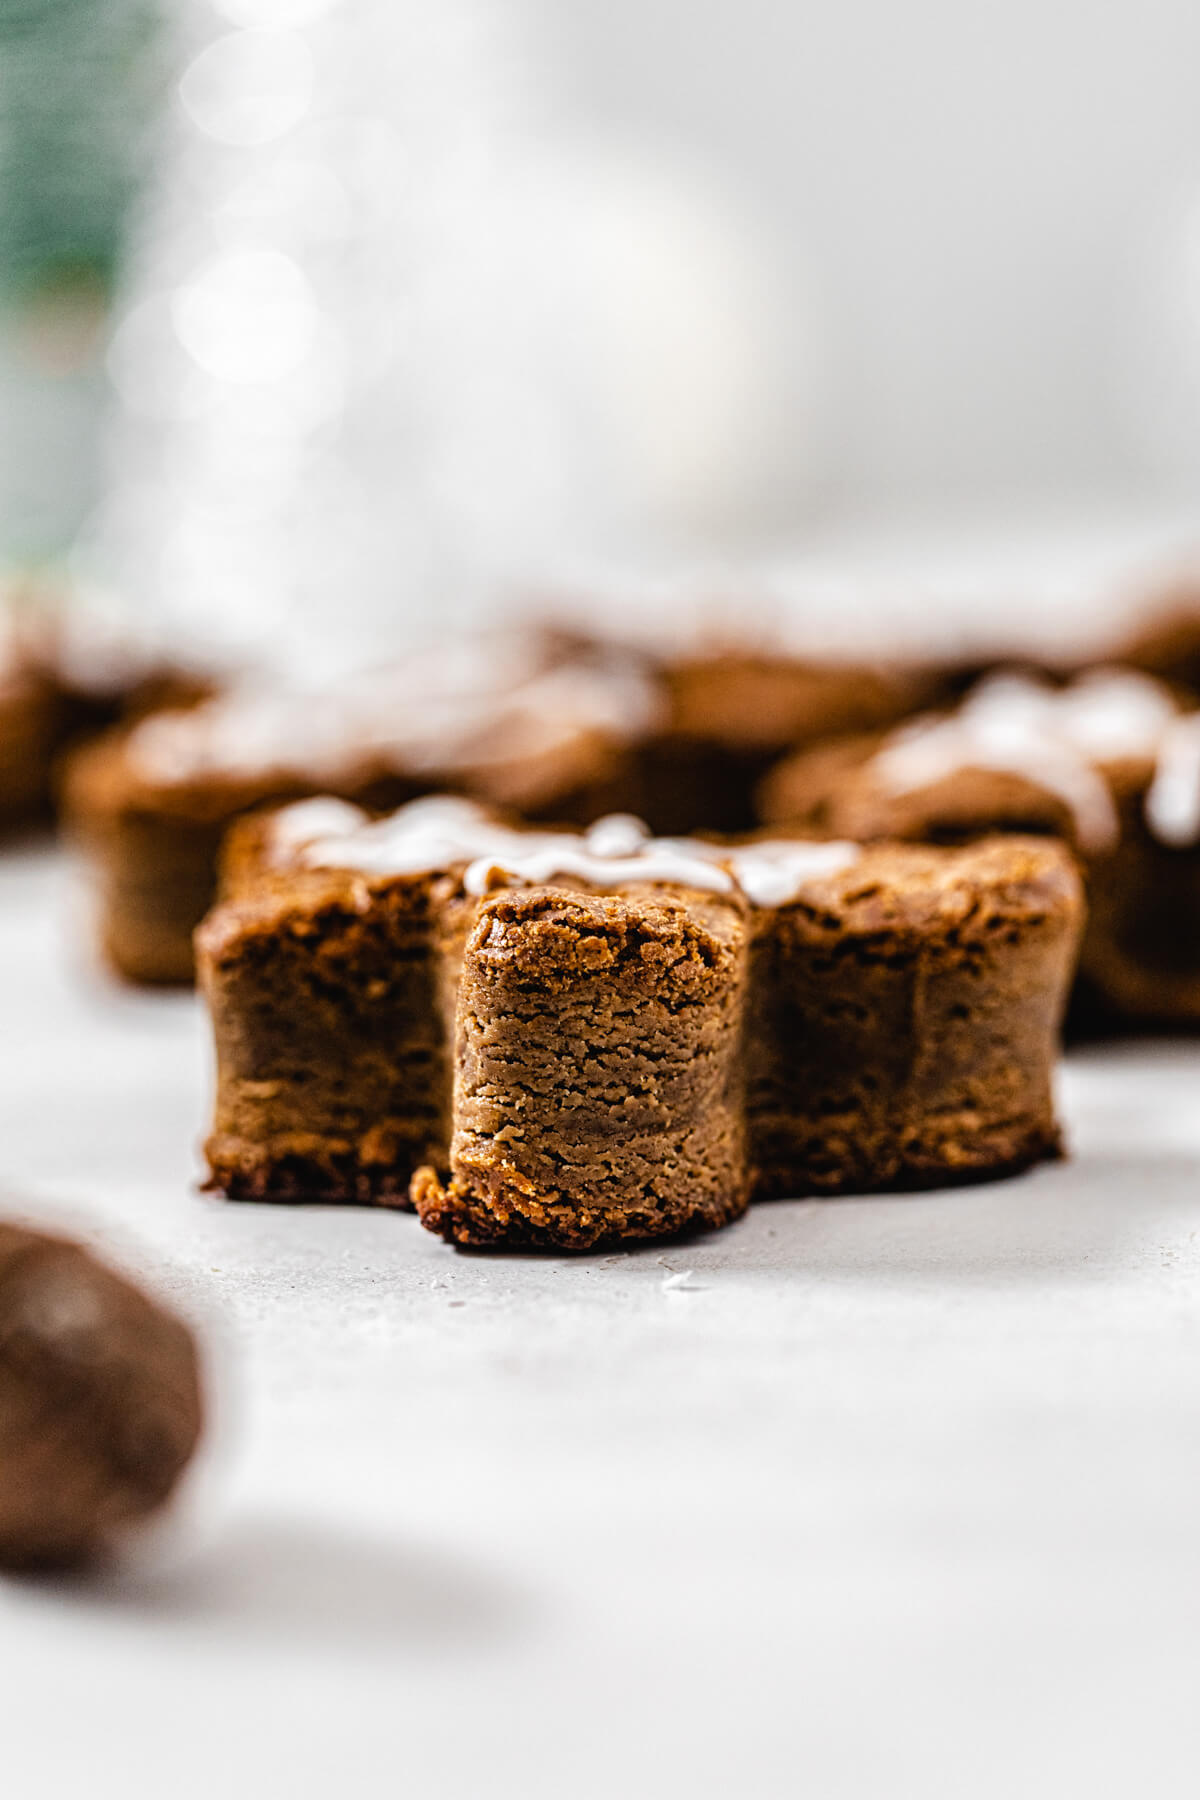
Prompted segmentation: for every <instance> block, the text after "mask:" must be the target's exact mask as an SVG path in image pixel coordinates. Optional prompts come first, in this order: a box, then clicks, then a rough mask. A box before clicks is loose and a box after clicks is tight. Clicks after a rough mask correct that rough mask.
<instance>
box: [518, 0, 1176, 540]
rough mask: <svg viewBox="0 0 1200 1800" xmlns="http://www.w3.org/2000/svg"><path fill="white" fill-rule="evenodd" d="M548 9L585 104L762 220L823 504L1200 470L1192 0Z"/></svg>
mask: <svg viewBox="0 0 1200 1800" xmlns="http://www.w3.org/2000/svg"><path fill="white" fill-rule="evenodd" d="M534 3H535V4H536V5H538V6H539V8H540V12H541V16H542V19H543V21H544V25H545V29H546V31H547V34H548V35H549V37H550V39H551V40H552V41H553V43H554V45H555V48H556V51H557V54H558V57H559V61H560V65H561V66H560V70H559V77H560V79H561V80H562V81H563V82H564V84H565V99H564V111H565V112H567V113H568V114H570V115H571V116H573V118H574V119H575V121H576V122H577V123H579V122H583V123H588V124H590V125H592V126H594V127H596V128H598V129H600V130H601V131H604V132H612V133H614V134H616V135H618V136H622V137H624V136H626V135H629V136H632V137H634V138H636V139H637V140H639V141H641V142H644V143H648V144H651V145H659V146H664V147H666V148H667V149H669V150H670V151H671V152H672V153H680V152H682V153H683V154H684V155H686V156H690V157H692V158H694V159H696V161H697V162H698V163H700V164H702V165H705V166H707V167H708V168H710V169H712V170H714V171H715V172H716V174H717V176H718V177H719V178H720V179H721V180H722V181H723V183H724V184H725V190H726V195H727V196H730V195H732V197H733V204H734V208H735V210H737V211H739V212H740V214H741V220H742V223H743V225H744V224H745V223H746V217H747V213H752V214H753V216H754V218H755V222H756V224H757V226H758V227H759V228H760V230H761V234H762V237H763V241H764V247H765V252H766V254H767V255H768V256H769V257H770V258H772V259H773V260H774V262H775V265H776V271H777V279H778V283H779V290H778V291H779V294H780V296H781V308H782V311H783V314H784V317H785V318H791V319H792V320H793V321H802V322H803V329H805V330H806V331H807V330H810V329H811V333H812V334H813V336H812V342H811V343H808V344H805V345H803V346H801V347H800V348H799V350H798V349H797V345H796V343H795V340H794V337H793V341H792V343H791V346H790V350H789V351H788V354H789V355H790V356H791V357H792V358H794V357H795V356H796V355H797V354H799V355H800V356H801V357H802V358H804V359H806V360H807V359H809V358H811V357H812V356H813V355H814V353H815V356H816V359H817V361H818V363H819V365H820V367H821V368H822V370H823V371H824V373H825V376H826V378H827V379H826V391H825V395H824V403H823V408H822V416H821V420H820V433H819V437H820V455H819V457H818V458H816V461H817V463H818V466H819V470H820V473H821V477H822V483H823V491H824V492H826V493H831V494H832V495H833V496H834V497H835V498H838V499H841V500H842V501H846V502H849V503H851V504H861V505H865V506H869V507H872V508H874V507H878V506H885V507H889V508H890V507H893V506H902V507H910V506H913V505H916V506H920V507H925V506H927V505H928V506H934V507H940V506H942V505H944V504H946V503H947V501H952V502H961V501H964V500H971V499H974V498H976V497H978V496H981V495H986V496H988V498H989V499H992V500H996V499H999V500H1016V501H1023V500H1024V499H1026V498H1027V497H1030V496H1038V497H1045V496H1046V495H1047V494H1051V495H1055V496H1066V497H1069V498H1070V499H1072V500H1076V499H1078V498H1080V497H1081V496H1089V497H1091V496H1096V495H1100V494H1107V493H1119V494H1121V495H1123V496H1126V497H1128V496H1130V495H1131V494H1138V493H1145V492H1147V491H1158V492H1160V493H1162V492H1166V491H1174V492H1175V493H1187V492H1188V491H1189V490H1190V488H1191V486H1192V484H1193V483H1194V482H1195V480H1196V478H1197V477H1200V106H1198V105H1197V96H1196V87H1197V75H1198V73H1200V8H1197V7H1196V6H1195V5H1192V4H1189V0H1106V3H1105V4H1102V5H1097V4H1096V3H1095V0H974V3H973V4H968V5H963V4H962V0H905V3H904V4H902V5H898V4H896V0H840V3H839V4H838V5H832V4H824V5H814V4H808V5H805V4H802V3H796V0H571V4H570V5H568V6H563V5H561V4H556V3H554V0H534ZM1189 211H1190V213H1191V227H1190V236H1189V226H1188V215H1189ZM1189 265H1190V274H1189ZM1189 281H1190V289H1189V287H1188V283H1189ZM814 310H815V318H814V319H813V323H812V325H811V328H810V327H809V324H808V321H809V319H810V317H812V316H813V314H814ZM796 328H797V329H799V328H800V327H799V326H797V327H796ZM804 393H805V389H804V388H803V386H802V387H801V389H800V398H801V400H802V401H803V397H804ZM803 410H804V409H803V405H801V406H800V407H798V408H796V409H793V415H792V424H793V429H794V430H795V431H797V432H800V433H802V434H804V435H805V436H806V437H807V436H808V435H809V434H810V433H811V429H812V420H811V419H810V418H808V417H806V416H803ZM813 460H814V459H813V457H812V455H811V451H810V452H809V453H807V455H806V457H804V458H798V459H797V460H796V462H795V464H794V469H795V477H794V487H795V488H797V489H798V488H799V486H800V483H801V480H802V481H803V485H804V487H805V489H806V490H807V491H811V487H812V483H811V480H810V475H811V467H810V465H811V464H812V462H813Z"/></svg>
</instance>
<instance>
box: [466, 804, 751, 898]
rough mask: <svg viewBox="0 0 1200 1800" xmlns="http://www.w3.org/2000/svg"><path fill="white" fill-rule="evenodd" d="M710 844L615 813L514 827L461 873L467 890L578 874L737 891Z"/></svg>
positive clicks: (536, 883)
mask: <svg viewBox="0 0 1200 1800" xmlns="http://www.w3.org/2000/svg"><path fill="white" fill-rule="evenodd" d="M711 851H712V846H710V845H708V844H700V843H699V842H695V841H693V840H691V839H688V838H655V837H651V836H650V833H649V831H648V830H647V828H646V827H645V826H644V825H643V824H642V822H641V820H640V819H635V818H633V817H632V816H630V815H629V814H625V813H615V814H612V815H611V816H610V817H609V818H606V819H598V820H597V821H596V823H595V824H594V825H593V826H592V827H591V829H590V830H589V831H586V832H584V833H582V834H581V835H580V834H576V833H574V832H547V833H544V834H539V833H529V832H512V833H510V842H509V844H508V845H507V846H502V847H500V848H499V850H497V851H495V852H493V851H492V850H490V849H489V850H488V851H485V852H484V854H483V855H481V856H479V857H477V858H476V859H475V861H474V862H473V863H472V864H471V866H470V867H469V868H468V870H467V872H466V874H465V875H464V876H463V886H464V887H465V888H466V890H467V892H468V894H486V893H487V892H488V889H489V888H490V887H492V886H494V885H496V883H497V881H498V882H499V884H500V885H501V886H512V885H517V886H520V887H543V886H545V885H546V884H547V883H549V882H552V881H554V880H555V879H556V878H561V877H563V876H574V877H575V878H576V879H577V880H579V881H586V882H589V883H591V884H592V885H593V886H595V887H631V886H635V885H636V884H638V883H640V882H647V883H656V882H662V883H664V884H667V885H670V886H673V887H694V888H705V889H707V890H709V892H711V893H717V894H728V893H732V892H733V885H734V884H733V877H732V875H731V874H730V873H729V871H728V869H727V868H725V867H724V866H723V865H722V862H721V861H719V860H718V859H717V857H716V856H714V855H713V854H711Z"/></svg>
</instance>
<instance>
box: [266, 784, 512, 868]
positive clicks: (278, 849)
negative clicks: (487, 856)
mask: <svg viewBox="0 0 1200 1800" xmlns="http://www.w3.org/2000/svg"><path fill="white" fill-rule="evenodd" d="M524 835H525V834H524V833H519V832H515V831H513V830H512V829H511V828H510V827H509V826H506V825H499V824H497V823H496V821H495V820H494V819H492V818H490V817H489V815H488V814H487V813H486V812H485V811H484V809H483V808H482V807H479V806H476V805H475V804H474V802H473V801H470V800H458V799H455V798H453V797H451V796H449V795H442V794H439V795H435V796H431V797H430V798H428V799H424V800H414V801H413V802H412V803H411V804H410V805H408V806H403V807H401V808H400V810H399V812H395V813H392V814H391V815H390V816H389V817H388V818H386V819H375V820H372V819H370V818H368V816H367V815H366V813H364V812H362V811H361V810H360V808H358V807H356V806H346V805H344V804H343V803H342V802H341V801H338V800H325V799H321V800H303V801H300V802H299V803H298V804H297V805H295V806H288V807H284V808H283V810H282V811H280V812H278V813H276V814H275V815H274V818H273V826H272V843H271V849H272V853H273V856H274V859H275V860H277V861H282V862H291V863H298V864H300V865H301V866H302V867H304V868H308V869H352V870H355V871H356V872H358V873H360V874H364V875H417V874H423V873H425V872H427V871H428V872H430V873H433V872H435V871H438V870H441V869H453V868H456V867H461V865H462V864H463V863H469V862H471V861H473V860H474V859H475V858H476V857H478V856H480V855H482V854H484V853H485V852H486V851H487V850H489V849H493V850H495V851H497V852H502V851H503V850H504V849H506V848H507V847H508V845H509V844H510V843H511V842H512V841H513V840H519V839H521V838H522V837H523V836H524ZM532 835H534V836H539V835H540V834H536V833H535V834H532Z"/></svg>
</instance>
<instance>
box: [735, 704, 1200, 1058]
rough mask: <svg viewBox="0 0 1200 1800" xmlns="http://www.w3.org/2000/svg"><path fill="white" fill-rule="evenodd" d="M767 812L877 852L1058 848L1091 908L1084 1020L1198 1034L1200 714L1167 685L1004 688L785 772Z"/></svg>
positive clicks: (774, 784)
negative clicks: (1070, 859)
mask: <svg viewBox="0 0 1200 1800" xmlns="http://www.w3.org/2000/svg"><path fill="white" fill-rule="evenodd" d="M760 802H761V808H762V814H763V817H764V819H765V820H767V821H768V822H769V823H771V824H773V825H779V824H782V823H784V822H789V821H790V822H791V823H793V824H796V823H797V822H802V823H803V824H804V825H805V826H806V827H807V828H810V829H811V828H817V829H821V830H825V831H830V832H836V833H846V834H849V835H852V836H855V837H858V838H863V839H868V840H871V839H906V840H911V841H916V842H926V843H943V842H947V841H959V842H961V841H967V840H970V839H972V838H976V837H979V836H981V835H983V834H985V833H991V832H996V831H1018V832H1030V831H1033V832H1041V833H1044V834H1047V835H1051V836H1056V837H1060V838H1062V839H1064V840H1065V841H1066V842H1067V843H1068V844H1070V845H1071V846H1072V847H1073V849H1074V850H1075V852H1076V854H1077V855H1078V857H1079V859H1080V862H1081V864H1082V867H1083V869H1084V872H1085V877H1086V885H1087V892H1088V904H1089V922H1088V929H1087V933H1086V936H1085V939H1084V945H1083V951H1082V957H1081V963H1080V982H1081V986H1080V990H1079V996H1078V999H1079V1008H1080V1012H1081V1013H1087V1014H1088V1015H1091V1016H1093V1017H1094V1016H1095V1014H1096V1013H1097V1012H1099V1013H1101V1014H1102V1015H1104V1016H1106V1017H1109V1018H1112V1019H1123V1020H1126V1021H1130V1022H1134V1021H1136V1022H1143V1023H1151V1022H1156V1023H1175V1024H1189V1023H1191V1024H1194V1023H1198V1022H1200V925H1198V924H1197V920H1200V712H1197V711H1194V710H1191V709H1190V708H1189V705H1188V703H1187V702H1186V701H1181V700H1180V699H1179V697H1178V695H1177V693H1176V692H1175V691H1174V690H1172V689H1170V688H1168V687H1167V686H1166V685H1165V684H1163V683H1161V682H1157V681H1155V680H1153V679H1151V678H1150V677H1148V676H1145V675H1142V674H1139V673H1137V672H1135V671H1129V670H1106V671H1096V672H1094V673H1091V674H1089V675H1085V676H1082V677H1080V678H1079V679H1077V680H1076V681H1074V682H1072V683H1069V684H1067V685H1064V686H1061V687H1054V686H1050V685H1048V684H1043V683H1038V682H1034V681H1030V680H1028V679H1026V678H1019V677H1011V676H996V677H993V678H991V679H990V680H988V681H986V682H984V683H982V684H981V685H980V686H979V687H977V688H976V689H974V690H973V691H972V693H971V694H970V695H968V697H967V699H966V700H965V701H964V702H963V704H962V705H961V706H960V707H959V708H958V709H957V710H956V711H954V712H952V713H948V714H942V715H934V716H930V717H928V718H925V719H922V720H920V721H917V722H915V723H913V724H912V725H910V726H908V727H905V728H902V729H901V730H900V731H898V732H895V733H892V734H890V735H886V736H879V737H874V738H864V739H859V740H857V741H856V742H854V743H849V744H846V745H844V746H842V747H841V748H840V749H839V750H838V751H837V752H833V751H828V750H827V751H825V752H823V753H822V754H821V756H820V757H804V756H799V757H794V758H789V759H788V760H787V761H785V762H784V763H783V764H781V765H780V766H779V767H777V768H776V770H774V771H773V773H772V774H771V776H770V777H769V778H768V780H767V782H766V783H765V784H764V787H763V788H762V789H761V790H760Z"/></svg>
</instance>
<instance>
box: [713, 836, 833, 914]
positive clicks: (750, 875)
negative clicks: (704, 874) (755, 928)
mask: <svg viewBox="0 0 1200 1800" xmlns="http://www.w3.org/2000/svg"><path fill="white" fill-rule="evenodd" d="M860 855H861V851H860V849H859V846H858V845H857V844H849V843H844V842H832V843H806V842H803V841H801V840H792V841H788V840H786V839H780V840H778V841H775V840H768V841H765V842H763V843H761V844H745V845H743V846H742V847H741V848H740V849H738V850H735V851H734V852H733V853H732V855H731V856H730V858H729V866H730V868H731V869H732V870H733V875H734V879H735V881H736V882H737V884H738V886H739V887H740V888H741V890H742V892H743V894H745V896H746V898H747V900H750V901H752V902H753V904H754V905H755V906H761V907H777V906H789V905H790V904H791V903H792V901H794V900H798V899H799V898H800V896H801V895H802V894H803V892H804V890H805V889H806V888H807V886H808V885H809V883H810V882H812V881H817V880H820V879H821V877H822V876H825V875H838V874H840V873H841V871H842V870H843V869H848V868H849V867H850V866H851V864H852V863H855V862H857V861H858V858H859V856H860Z"/></svg>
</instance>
